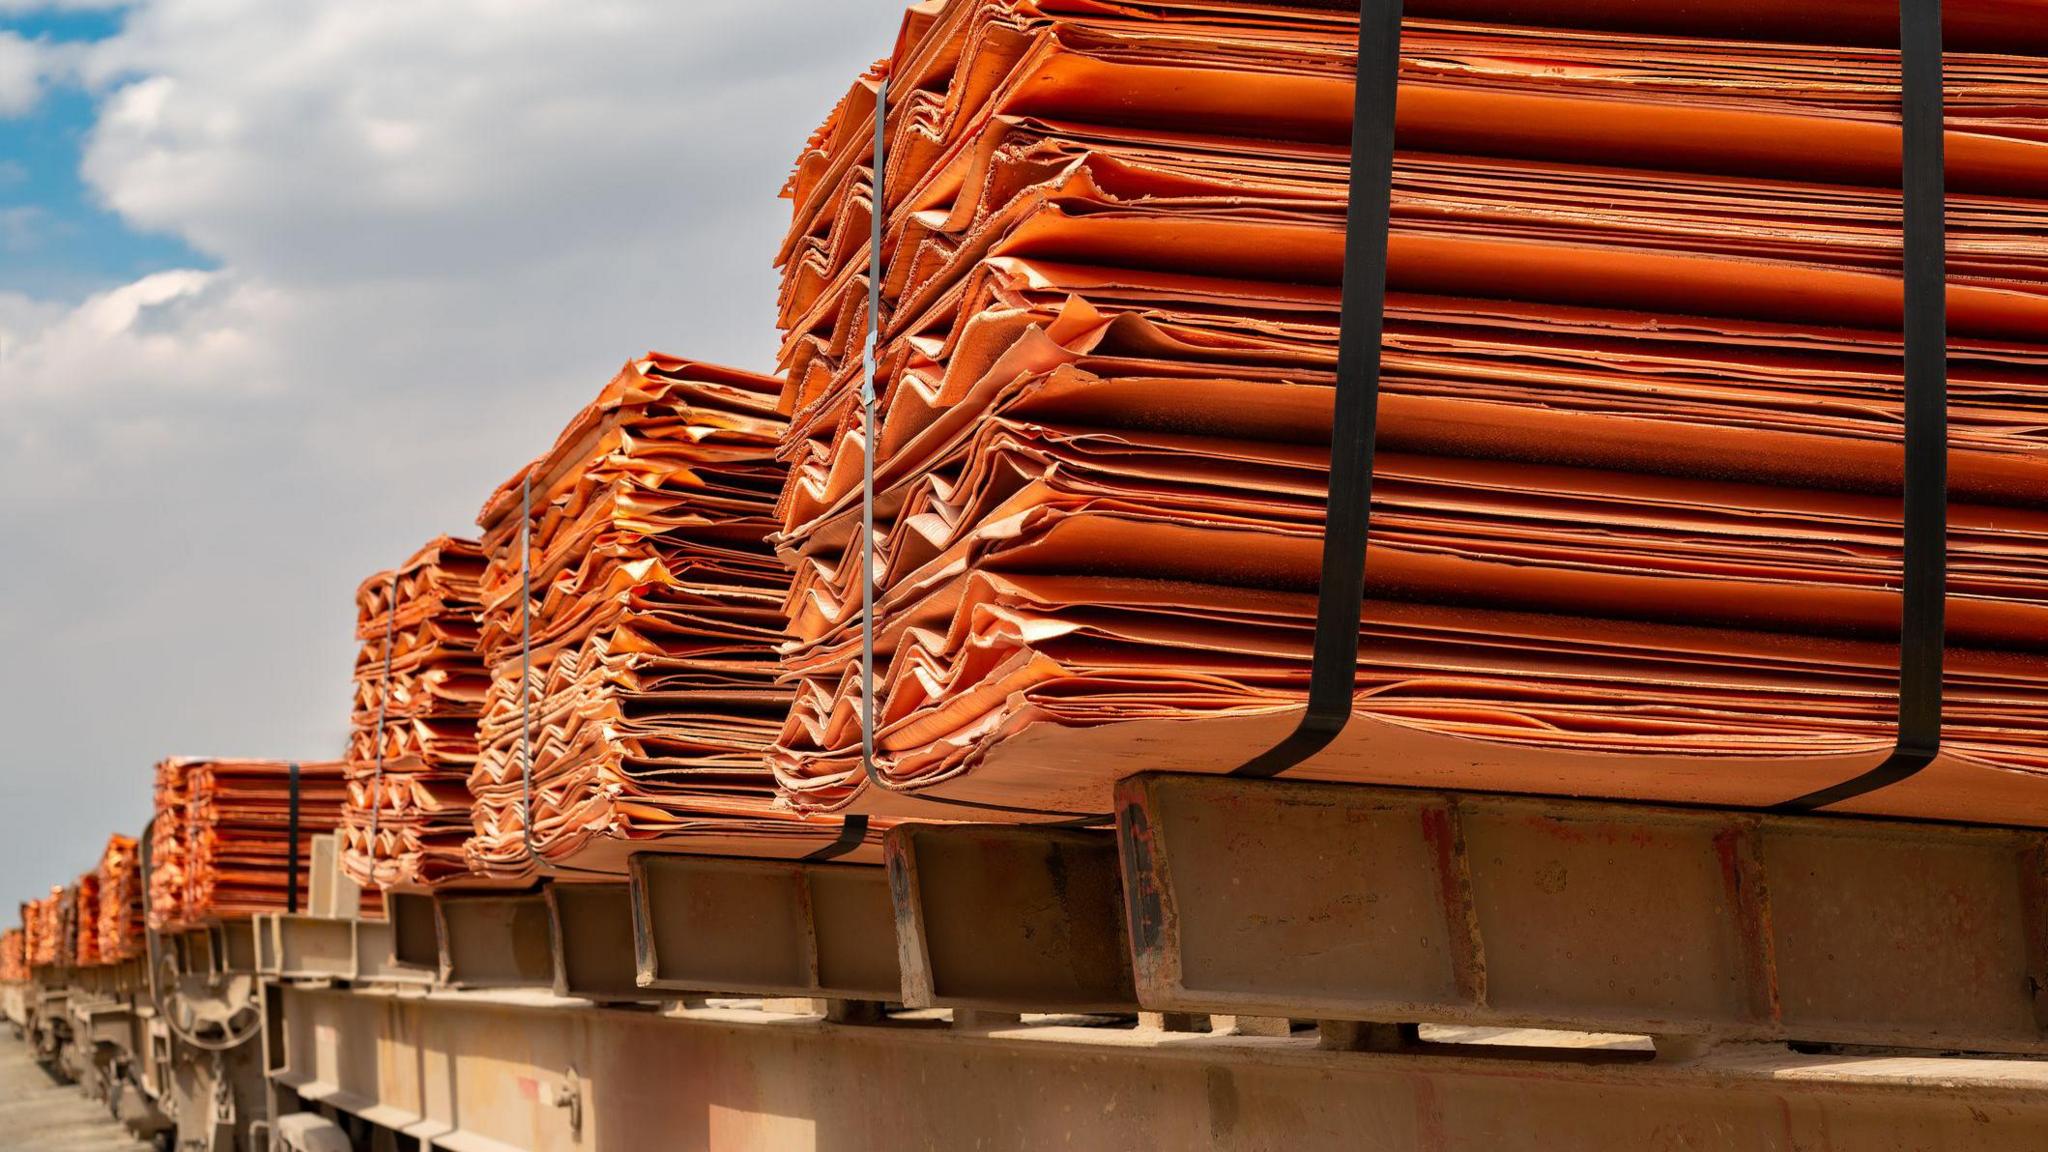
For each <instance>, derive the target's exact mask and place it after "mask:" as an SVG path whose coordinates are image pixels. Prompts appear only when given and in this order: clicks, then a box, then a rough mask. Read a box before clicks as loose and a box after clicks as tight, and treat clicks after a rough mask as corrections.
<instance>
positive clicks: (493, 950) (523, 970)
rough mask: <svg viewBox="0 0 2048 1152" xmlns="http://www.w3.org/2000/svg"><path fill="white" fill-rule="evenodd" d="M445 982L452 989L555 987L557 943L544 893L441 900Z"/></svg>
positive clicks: (437, 913) (437, 918)
mask: <svg viewBox="0 0 2048 1152" xmlns="http://www.w3.org/2000/svg"><path fill="white" fill-rule="evenodd" d="M434 931H435V938H436V940H437V941H438V942H439V952H440V982H441V983H442V984H444V985H446V986H448V987H450V988H552V987H553V986H554V982H555V959H554V943H553V941H552V940H551V938H550V932H549V920H548V905H547V900H546V898H545V897H543V896H541V895H540V894H539V893H537V892H536V893H531V894H522V895H496V894H493V895H489V896H436V897H435V898H434Z"/></svg>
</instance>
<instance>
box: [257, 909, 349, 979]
mask: <svg viewBox="0 0 2048 1152" xmlns="http://www.w3.org/2000/svg"><path fill="white" fill-rule="evenodd" d="M256 932H257V935H258V936H259V937H260V938H262V940H263V941H264V942H265V943H264V946H263V947H262V948H261V949H259V951H261V952H263V953H266V954H267V956H266V958H267V959H274V966H273V967H271V968H269V969H268V970H266V971H265V973H264V974H265V975H268V976H272V977H277V978H281V979H286V980H350V979H354V978H355V975H356V941H355V923H354V922H353V921H349V920H332V919H323V918H320V917H315V916H292V915H287V914H278V915H274V916H259V917H257V919H256Z"/></svg>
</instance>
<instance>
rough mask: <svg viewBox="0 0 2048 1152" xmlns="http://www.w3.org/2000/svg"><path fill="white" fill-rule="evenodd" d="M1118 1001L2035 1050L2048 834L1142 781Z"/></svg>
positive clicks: (1131, 826)
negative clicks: (1123, 983)
mask: <svg viewBox="0 0 2048 1152" xmlns="http://www.w3.org/2000/svg"><path fill="white" fill-rule="evenodd" d="M1117 826H1118V833H1119V835H1118V839H1119V843H1120V847H1121V851H1122V855H1123V864H1124V869H1125V878H1126V883H1127V884H1128V887H1129V892H1130V901H1129V909H1128V911H1129V917H1130V924H1131V935H1132V939H1133V940H1134V942H1135V952H1136V957H1137V981H1138V989H1139V998H1140V999H1141V1000H1143V1001H1144V1003H1145V1006H1146V1007H1147V1008H1150V1009H1154V1010H1159V1011H1169V1012H1229V1013H1245V1014H1252V1015H1269V1016H1295V1017H1316V1018H1321V1019H1349V1020H1379V1021H1387V1022H1396V1023H1398V1022H1414V1021H1420V1022H1426V1023H1451V1024H1474V1025H1490V1026H1507V1027H1538V1028H1560V1029H1572V1030H1596V1031H1613V1032H1627V1033H1638V1034H1650V1035H1656V1036H1663V1037H1693V1038H1701V1039H1704V1040H1707V1041H1710V1042H1716V1041H1785V1040H1796V1041H1808V1042H1816V1043H1836V1044H1852V1045H1872V1046H1883V1047H1900V1048H1924V1049H1937V1050H1948V1051H1976V1052H2007V1053H2043V1052H2048V871H2044V864H2048V853H2044V848H2048V836H2044V835H2043V834H2041V833H2037V832H2019V831H2009V830H2004V829H1991V828H1967V827H1955V826H1937V825H1921V824H1904V823H1896V822H1886V821H1876V820H1860V819H1842V818H1815V817H1792V816H1771V815H1761V814H1755V813H1735V812H1725V811H1706V810H1688V809H1670V808H1654V807H1648V806H1640V805H1628V804H1613V803H1595V802H1575V801H1561V800H1550V799H1534V798H1523V797H1508V796H1488V795H1476V794H1468V793H1431V792H1419V791H1404V790H1396V789H1379V788H1362V787H1350V786H1344V785H1327V784H1308V783H1287V782H1266V781H1241V780H1230V779H1225V778H1213V777H1194V776H1164V775H1148V776H1138V777H1132V778H1130V779H1127V780H1125V781H1124V782H1123V783H1122V784H1121V785H1120V787H1119V788H1118V792H1117Z"/></svg>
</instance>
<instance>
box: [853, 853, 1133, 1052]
mask: <svg viewBox="0 0 2048 1152" xmlns="http://www.w3.org/2000/svg"><path fill="white" fill-rule="evenodd" d="M883 846H884V850H885V852H886V854H887V857H888V861H889V887H890V891H891V895H892V896H893V898H894V902H895V909H896V942H897V949H898V954H899V957H900V960H901V963H902V966H903V1001H904V1003H905V1004H907V1005H909V1006H910V1007H913V1008H970V1009H986V1010H991V1011H997V1012H1133V1013H1134V1012H1136V1011H1137V1010H1138V1000H1137V994H1136V992H1135V990H1134V986H1133V983H1132V978H1131V952H1130V945H1129V943H1128V939H1127V937H1126V934H1125V930H1124V918H1123V886H1122V882H1121V879H1120V877H1119V874H1118V870H1117V851H1116V841H1115V838H1114V837H1113V836H1112V835H1111V834H1109V833H1107V832H1089V831H1082V830H1078V829H1070V828H1068V829H1062V828H1033V827H1028V826H1013V825H972V824H951V825H946V824H903V825H898V826H897V827H895V828H892V829H890V831H889V833H888V835H887V836H886V837H885V838H884V840H883Z"/></svg>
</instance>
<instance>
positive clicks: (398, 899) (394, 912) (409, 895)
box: [384, 892, 441, 973]
mask: <svg viewBox="0 0 2048 1152" xmlns="http://www.w3.org/2000/svg"><path fill="white" fill-rule="evenodd" d="M384 915H385V917H386V919H387V921H388V922H389V923H390V925H391V963H392V964H393V965H395V966H397V967H400V968H417V969H420V970H422V971H426V972H430V973H431V972H434V971H436V970H438V969H439V968H440V966H441V943H440V935H439V933H440V929H439V928H438V926H437V923H436V917H435V916H434V898H433V897H432V896H427V895H423V894H421V893H417V892H386V893H385V894H384Z"/></svg>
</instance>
